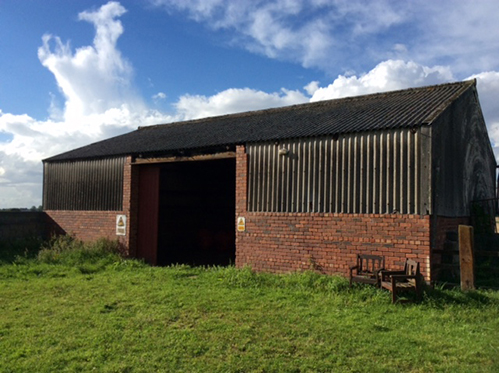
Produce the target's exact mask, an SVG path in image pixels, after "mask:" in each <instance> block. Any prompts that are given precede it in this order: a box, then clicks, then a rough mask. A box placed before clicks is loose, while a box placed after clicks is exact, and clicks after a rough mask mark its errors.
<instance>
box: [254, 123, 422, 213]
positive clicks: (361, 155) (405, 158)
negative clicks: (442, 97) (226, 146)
mask: <svg viewBox="0 0 499 373" xmlns="http://www.w3.org/2000/svg"><path fill="white" fill-rule="evenodd" d="M425 141H429V140H428V139H427V138H425V139H423V140H422V139H421V130H420V129H419V128H418V129H396V130H385V131H376V132H366V133H356V134H350V135H344V136H339V137H336V138H334V137H321V138H306V139H293V140H288V141H280V142H265V143H258V144H249V145H248V146H247V152H248V160H249V167H248V170H249V173H248V177H249V180H248V209H249V210H250V211H261V212H332V213H341V212H342V213H377V214H387V213H394V212H398V213H403V214H426V213H428V210H427V206H428V205H429V201H428V200H427V199H428V198H429V195H430V194H429V191H422V190H421V189H422V188H421V186H422V185H423V186H424V187H427V186H428V185H429V182H425V183H423V182H422V181H421V177H422V175H421V167H422V157H421V155H422V152H425V151H427V149H428V147H427V146H426V147H424V148H422V143H424V142H425ZM429 159H430V157H429V155H425V157H424V162H428V161H429ZM427 168H429V165H425V169H427ZM425 175H426V174H425ZM422 207H425V208H424V209H422Z"/></svg>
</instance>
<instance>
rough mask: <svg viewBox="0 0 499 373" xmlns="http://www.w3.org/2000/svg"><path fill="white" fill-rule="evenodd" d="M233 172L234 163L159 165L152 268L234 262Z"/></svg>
mask: <svg viewBox="0 0 499 373" xmlns="http://www.w3.org/2000/svg"><path fill="white" fill-rule="evenodd" d="M235 169H236V164H235V159H234V158H230V159H221V160H211V161H192V162H176V163H165V164H163V165H161V170H160V184H159V185H160V190H159V216H158V218H159V219H158V253H157V254H158V255H157V264H158V265H169V264H189V265H228V264H231V263H234V260H235V198H236V196H235V193H236V192H235V188H236V186H235V180H236V171H235Z"/></svg>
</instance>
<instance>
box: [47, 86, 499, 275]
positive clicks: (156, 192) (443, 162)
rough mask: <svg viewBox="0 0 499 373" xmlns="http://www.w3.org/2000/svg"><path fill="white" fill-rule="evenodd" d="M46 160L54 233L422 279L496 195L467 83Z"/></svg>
mask: <svg viewBox="0 0 499 373" xmlns="http://www.w3.org/2000/svg"><path fill="white" fill-rule="evenodd" d="M43 164H44V181H43V186H44V189H43V206H44V210H45V212H46V214H47V215H48V216H49V217H50V220H51V224H52V226H53V231H54V232H59V233H67V234H73V235H75V236H76V237H78V238H81V239H83V240H93V239H96V238H99V237H109V238H113V239H116V238H117V239H118V240H119V241H120V242H121V244H122V246H123V248H124V250H125V251H126V253H127V254H128V255H130V256H132V257H137V258H143V259H144V260H145V261H147V262H148V263H150V264H152V265H168V264H172V263H185V264H190V265H227V264H230V263H234V264H235V265H236V266H239V267H242V266H245V265H248V266H251V267H252V268H253V269H254V270H257V271H270V272H287V271H296V270H305V269H314V270H318V271H321V272H323V273H327V274H346V273H347V270H348V267H349V266H350V265H351V264H352V263H353V262H354V261H355V257H356V254H358V253H364V254H377V255H384V256H385V258H386V266H387V267H388V268H397V267H399V266H401V265H402V263H403V262H404V261H405V258H413V259H415V260H417V261H419V262H420V263H421V270H422V273H423V275H424V276H425V278H426V279H427V280H433V279H435V277H436V276H437V271H435V268H436V265H438V263H439V260H440V258H439V255H438V254H437V253H438V252H439V250H440V249H441V248H442V245H443V243H444V240H445V237H446V233H447V232H449V231H453V230H456V229H457V226H458V225H459V224H467V223H469V221H470V204H471V202H472V201H475V200H483V199H487V198H493V197H494V196H495V192H494V191H495V172H496V161H495V157H494V154H493V151H492V147H491V145H490V140H489V137H488V134H487V129H486V126H485V122H484V118H483V115H482V111H481V108H480V103H479V99H478V94H477V89H476V81H474V80H472V81H464V82H457V83H449V84H442V85H436V86H429V87H422V88H413V89H406V90H400V91H393V92H387V93H380V94H371V95H365V96H358V97H350V98H342V99H335V100H328V101H320V102H314V103H307V104H302V105H294V106H289V107H283V108H276V109H268V110H261V111H254V112H247V113H240V114H233V115H224V116H218V117H211V118H204V119H199V120H191V121H185V122H179V123H169V124H162V125H156V126H147V127H139V128H138V129H137V130H136V131H133V132H130V133H127V134H124V135H121V136H117V137H114V138H110V139H107V140H104V141H100V142H97V143H94V144H90V145H88V146H84V147H82V148H78V149H75V150H72V151H69V152H66V153H63V154H59V155H56V156H53V157H51V158H48V159H45V160H44V162H43Z"/></svg>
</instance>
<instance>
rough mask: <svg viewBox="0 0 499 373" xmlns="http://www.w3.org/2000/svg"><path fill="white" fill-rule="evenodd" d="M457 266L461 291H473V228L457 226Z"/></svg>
mask: <svg viewBox="0 0 499 373" xmlns="http://www.w3.org/2000/svg"><path fill="white" fill-rule="evenodd" d="M459 264H460V270H461V290H474V289H475V273H474V260H473V227H470V226H468V225H460V226H459Z"/></svg>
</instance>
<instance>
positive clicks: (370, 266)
mask: <svg viewBox="0 0 499 373" xmlns="http://www.w3.org/2000/svg"><path fill="white" fill-rule="evenodd" d="M384 267H385V257H383V256H379V255H362V254H357V264H356V265H354V266H352V267H350V287H351V286H352V283H353V282H361V283H363V284H371V285H376V286H379V284H380V276H379V273H380V271H381V270H383V269H384Z"/></svg>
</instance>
